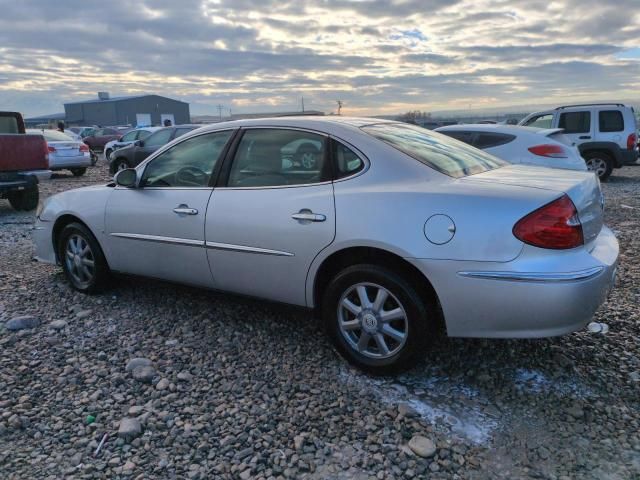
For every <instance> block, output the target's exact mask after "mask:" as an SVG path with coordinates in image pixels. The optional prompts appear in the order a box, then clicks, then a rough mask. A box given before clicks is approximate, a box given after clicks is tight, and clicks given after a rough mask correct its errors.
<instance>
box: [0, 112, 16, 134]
mask: <svg viewBox="0 0 640 480" xmlns="http://www.w3.org/2000/svg"><path fill="white" fill-rule="evenodd" d="M0 133H9V134H14V133H20V129H19V128H18V119H16V117H14V116H12V115H8V116H0Z"/></svg>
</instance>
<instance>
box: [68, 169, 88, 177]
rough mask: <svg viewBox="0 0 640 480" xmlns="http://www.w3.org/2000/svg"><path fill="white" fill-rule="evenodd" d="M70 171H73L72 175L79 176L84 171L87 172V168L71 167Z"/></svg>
mask: <svg viewBox="0 0 640 480" xmlns="http://www.w3.org/2000/svg"><path fill="white" fill-rule="evenodd" d="M71 173H73V176H74V177H81V176H82V175H84V174H85V173H87V169H86V168H84V167H83V168H72V169H71Z"/></svg>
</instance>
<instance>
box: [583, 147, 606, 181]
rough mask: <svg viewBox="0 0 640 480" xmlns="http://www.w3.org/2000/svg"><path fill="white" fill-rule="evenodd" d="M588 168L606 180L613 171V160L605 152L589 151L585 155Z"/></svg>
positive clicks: (602, 179)
mask: <svg viewBox="0 0 640 480" xmlns="http://www.w3.org/2000/svg"><path fill="white" fill-rule="evenodd" d="M584 160H585V162H586V164H587V168H588V169H589V171H591V172H595V174H596V175H598V178H599V179H600V180H601V181H603V182H604V181H605V180H607V179H608V178H609V175H611V172H612V171H613V160H612V159H611V157H610V156H609V155H608V154H606V153H604V152H587V153H585V155H584Z"/></svg>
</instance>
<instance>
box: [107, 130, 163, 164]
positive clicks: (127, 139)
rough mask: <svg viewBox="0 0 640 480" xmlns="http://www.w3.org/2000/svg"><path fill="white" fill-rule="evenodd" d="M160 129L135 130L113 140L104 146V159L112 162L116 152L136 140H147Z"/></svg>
mask: <svg viewBox="0 0 640 480" xmlns="http://www.w3.org/2000/svg"><path fill="white" fill-rule="evenodd" d="M160 128H161V127H141V128H136V129H135V130H131V131H130V132H127V133H125V134H124V135H123V136H121V137H120V138H118V139H117V140H111V141H110V142H108V143H107V144H106V145H105V146H104V157H105V158H106V159H107V160H111V154H112V153H113V151H114V150H117V149H119V148H122V147H126V146H127V145H131V144H132V143H133V142H135V141H136V140H145V139H146V138H147V137H148V136H149V135H151V134H152V133H153V132H155V131H156V130H159V129H160Z"/></svg>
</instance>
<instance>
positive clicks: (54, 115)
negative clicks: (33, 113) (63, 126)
mask: <svg viewBox="0 0 640 480" xmlns="http://www.w3.org/2000/svg"><path fill="white" fill-rule="evenodd" d="M65 115H66V114H65V113H64V112H62V113H52V114H50V115H38V116H37V117H29V118H25V119H24V121H25V122H37V121H40V120H43V121H48V120H64V119H65Z"/></svg>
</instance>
